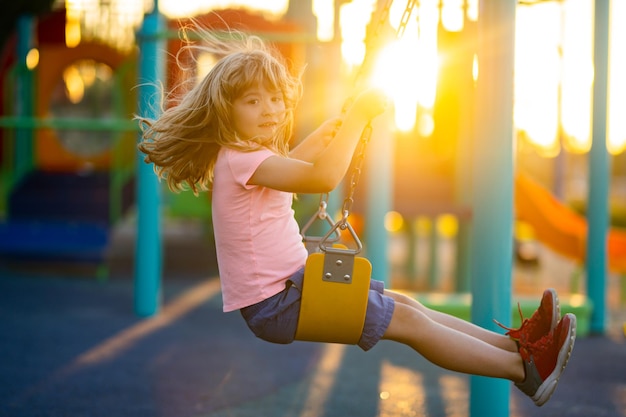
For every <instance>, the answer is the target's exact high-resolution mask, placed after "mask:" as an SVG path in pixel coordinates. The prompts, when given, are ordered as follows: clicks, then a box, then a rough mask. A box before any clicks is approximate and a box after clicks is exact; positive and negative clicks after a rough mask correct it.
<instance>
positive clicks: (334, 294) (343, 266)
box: [296, 223, 372, 344]
mask: <svg viewBox="0 0 626 417" xmlns="http://www.w3.org/2000/svg"><path fill="white" fill-rule="evenodd" d="M346 224H347V226H348V229H349V230H350V232H351V233H352V234H353V237H354V238H355V240H356V241H357V244H358V246H359V248H358V249H357V250H354V249H348V248H346V247H345V246H343V245H337V244H335V245H333V246H330V247H323V245H322V244H320V248H323V249H322V252H318V253H311V254H310V255H309V256H308V258H307V262H306V266H305V269H304V280H303V288H302V289H301V291H302V301H301V307H300V315H299V317H298V327H297V330H296V340H302V341H309V342H325V343H342V344H356V343H358V341H359V339H360V338H361V333H362V332H363V324H364V323H365V312H366V310H367V302H368V296H369V287H370V277H371V275H372V264H371V263H370V262H369V261H368V260H367V259H365V258H363V257H359V256H356V254H357V253H358V252H359V251H360V249H361V242H360V241H358V238H357V237H356V234H354V230H352V227H351V226H350V225H349V224H348V223H346ZM336 227H337V226H335V229H336ZM332 232H334V230H331V231H330V232H329V233H328V234H327V236H329V235H330V234H332ZM325 240H326V238H324V239H322V242H324V241H325Z"/></svg>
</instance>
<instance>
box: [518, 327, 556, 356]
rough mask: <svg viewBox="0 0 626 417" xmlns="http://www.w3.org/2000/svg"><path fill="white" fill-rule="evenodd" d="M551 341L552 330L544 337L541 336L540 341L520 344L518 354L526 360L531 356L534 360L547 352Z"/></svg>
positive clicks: (552, 338) (552, 337)
mask: <svg viewBox="0 0 626 417" xmlns="http://www.w3.org/2000/svg"><path fill="white" fill-rule="evenodd" d="M553 341H554V330H553V331H551V332H550V333H548V334H546V335H543V336H542V337H541V339H539V340H536V341H534V342H532V343H529V342H526V343H523V344H520V354H521V355H522V357H525V359H527V358H528V357H530V356H531V355H533V356H534V357H535V358H536V357H538V356H539V355H540V354H541V353H543V352H545V351H547V350H549V349H550V348H551V347H552V345H553Z"/></svg>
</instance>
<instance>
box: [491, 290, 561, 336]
mask: <svg viewBox="0 0 626 417" xmlns="http://www.w3.org/2000/svg"><path fill="white" fill-rule="evenodd" d="M517 307H518V309H519V315H520V318H521V319H522V325H521V326H520V327H519V328H518V329H511V328H509V327H506V326H504V325H502V324H500V323H498V322H497V321H496V323H497V324H498V325H499V326H500V327H502V328H504V329H506V330H508V332H506V335H507V336H509V337H510V338H511V339H513V340H516V341H518V342H519V343H520V344H524V343H533V342H536V341H537V340H539V339H541V338H542V337H543V336H545V335H547V334H548V333H550V332H551V331H552V330H554V328H555V327H556V325H557V323H558V322H559V319H560V317H561V308H560V307H559V297H558V296H557V295H556V291H555V290H554V289H552V288H548V289H547V290H545V291H544V292H543V297H541V303H540V304H539V308H538V309H537V310H535V312H534V313H533V315H532V316H531V317H530V318H529V319H525V318H524V316H523V315H522V308H521V307H520V305H519V304H518V305H517Z"/></svg>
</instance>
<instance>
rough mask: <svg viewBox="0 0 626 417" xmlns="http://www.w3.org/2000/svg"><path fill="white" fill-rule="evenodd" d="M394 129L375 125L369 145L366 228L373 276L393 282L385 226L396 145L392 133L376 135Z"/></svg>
mask: <svg viewBox="0 0 626 417" xmlns="http://www.w3.org/2000/svg"><path fill="white" fill-rule="evenodd" d="M375 123H376V124H379V123H380V124H379V126H380V125H382V124H383V123H390V121H389V119H387V118H385V116H381V117H380V118H379V119H377V120H376V121H375ZM377 130H378V131H387V132H389V131H390V128H389V126H387V127H386V128H385V129H375V130H374V137H372V140H371V141H370V143H369V145H368V149H367V154H368V162H369V163H368V165H367V206H366V207H367V214H366V217H365V218H366V221H365V230H366V231H367V233H366V236H367V241H366V248H367V257H368V258H369V260H370V262H371V263H372V278H373V279H377V280H379V281H383V282H384V283H385V287H387V288H388V287H389V286H390V285H391V280H390V270H391V268H390V267H389V259H388V256H387V251H388V248H389V237H388V235H387V229H386V228H385V215H386V214H387V213H388V212H389V211H390V210H391V207H392V200H393V186H392V184H393V149H394V146H393V145H394V143H393V139H392V137H390V136H389V137H375V133H376V131H377Z"/></svg>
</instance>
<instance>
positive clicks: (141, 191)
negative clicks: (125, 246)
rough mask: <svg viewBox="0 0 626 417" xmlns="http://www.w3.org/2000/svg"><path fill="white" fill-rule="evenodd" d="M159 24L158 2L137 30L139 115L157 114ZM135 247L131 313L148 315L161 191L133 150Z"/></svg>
mask: <svg viewBox="0 0 626 417" xmlns="http://www.w3.org/2000/svg"><path fill="white" fill-rule="evenodd" d="M162 27H163V18H162V16H161V15H160V14H159V9H158V2H157V1H155V2H154V10H153V11H152V12H151V13H149V14H147V15H146V16H145V17H144V21H143V26H142V28H141V31H140V33H139V39H140V56H139V80H138V81H139V109H138V110H139V114H140V115H142V116H146V117H151V118H156V117H158V112H159V110H158V109H159V105H158V97H159V90H158V87H157V83H158V82H159V81H161V80H163V56H162V52H163V50H164V45H163V42H162V41H160V40H158V38H157V36H156V35H157V34H158V33H159V31H161V29H162ZM137 155H138V161H137V193H136V195H137V249H136V252H135V312H136V313H137V314H138V315H139V316H151V315H154V314H156V313H157V312H158V311H159V308H160V304H161V272H162V253H161V252H162V242H161V192H160V187H159V182H158V179H157V177H156V175H154V172H153V169H152V168H153V167H152V165H148V164H146V163H145V162H144V161H143V155H142V154H141V153H139V152H138V153H137Z"/></svg>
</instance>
